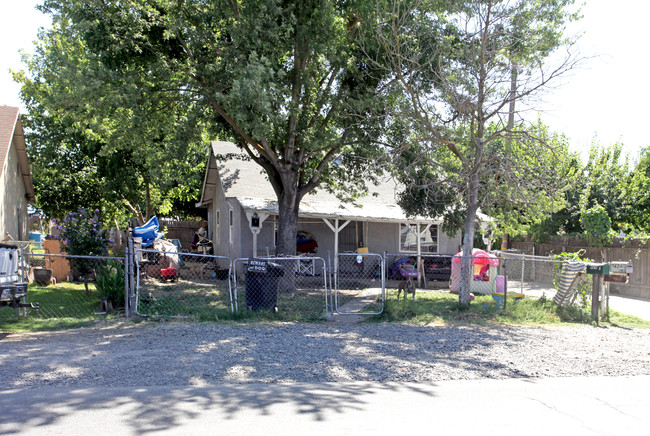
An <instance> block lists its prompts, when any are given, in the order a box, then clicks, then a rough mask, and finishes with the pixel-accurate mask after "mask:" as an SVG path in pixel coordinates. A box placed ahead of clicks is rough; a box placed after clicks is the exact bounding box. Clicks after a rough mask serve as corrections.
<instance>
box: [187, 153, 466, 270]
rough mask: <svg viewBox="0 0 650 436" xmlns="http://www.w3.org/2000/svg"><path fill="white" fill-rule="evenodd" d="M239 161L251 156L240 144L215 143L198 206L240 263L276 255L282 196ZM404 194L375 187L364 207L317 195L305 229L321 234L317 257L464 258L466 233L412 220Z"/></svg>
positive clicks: (304, 207)
mask: <svg viewBox="0 0 650 436" xmlns="http://www.w3.org/2000/svg"><path fill="white" fill-rule="evenodd" d="M216 156H218V157H219V158H217V157H216ZM237 156H240V157H241V156H245V152H244V151H242V150H241V149H240V148H238V147H237V146H236V145H235V144H233V143H229V142H219V141H215V142H212V146H211V153H210V159H209V164H208V167H207V168H206V173H205V178H204V182H203V192H202V195H201V200H200V202H199V203H198V204H197V206H198V207H205V208H208V223H209V229H208V232H209V235H211V237H212V239H213V243H214V249H215V254H217V255H222V256H228V257H230V258H233V259H235V258H239V257H250V256H253V255H257V256H265V255H267V254H269V255H274V254H275V246H276V229H277V220H278V203H277V197H276V195H275V192H274V191H273V188H272V187H271V184H270V183H269V181H268V178H267V177H266V175H265V174H264V173H263V170H262V168H261V167H260V166H259V165H257V164H256V163H254V162H253V161H251V160H241V159H238V158H237ZM397 192H398V187H397V185H396V183H395V182H394V180H393V179H387V180H385V181H384V182H383V183H382V184H380V185H379V186H374V185H372V184H370V183H369V184H368V195H367V196H365V197H363V198H360V199H359V200H358V201H357V202H358V204H359V206H355V205H351V204H345V203H342V202H341V201H340V200H339V199H337V198H336V197H335V196H334V195H332V194H329V193H327V192H325V191H324V190H322V189H321V190H318V191H316V192H312V193H309V194H307V195H306V196H305V197H304V198H303V200H302V202H301V204H300V211H299V216H298V229H297V230H298V231H304V232H308V233H310V234H311V235H313V237H314V239H315V240H316V241H317V243H318V253H317V254H316V255H317V256H319V257H323V258H325V259H327V258H328V255H330V256H335V255H336V254H337V253H344V252H354V251H356V250H357V249H358V248H359V247H367V249H368V251H369V252H370V253H380V254H381V253H384V252H387V253H391V254H397V255H403V256H410V255H412V256H417V255H418V254H446V255H451V254H456V253H457V252H458V251H459V247H460V245H461V233H460V232H458V234H456V236H454V237H453V238H450V237H449V236H447V235H446V234H445V233H444V232H442V231H441V224H442V222H441V220H437V219H428V218H422V217H420V218H409V217H407V216H406V214H405V213H404V211H403V210H402V209H401V208H400V207H399V206H398V204H397V200H396V194H397Z"/></svg>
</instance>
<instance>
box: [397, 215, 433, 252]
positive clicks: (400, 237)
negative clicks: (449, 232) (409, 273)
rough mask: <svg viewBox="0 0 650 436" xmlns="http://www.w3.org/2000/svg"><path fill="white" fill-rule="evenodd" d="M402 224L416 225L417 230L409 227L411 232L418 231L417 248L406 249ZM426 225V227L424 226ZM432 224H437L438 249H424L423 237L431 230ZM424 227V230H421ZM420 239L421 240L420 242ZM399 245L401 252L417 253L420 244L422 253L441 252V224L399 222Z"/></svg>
mask: <svg viewBox="0 0 650 436" xmlns="http://www.w3.org/2000/svg"><path fill="white" fill-rule="evenodd" d="M402 226H409V227H415V231H412V230H410V229H409V232H412V233H414V234H416V233H417V236H416V238H417V239H416V243H415V248H414V249H412V250H407V249H404V247H403V246H402ZM423 226H424V228H422V227H423ZM431 226H436V230H437V232H436V251H435V252H434V251H426V252H424V251H422V238H423V237H424V235H425V233H426V232H428V231H429V229H430V228H431ZM420 229H422V230H420ZM418 241H419V242H418ZM397 245H398V247H397V248H398V252H399V253H417V252H418V245H419V246H420V253H421V254H425V253H439V252H440V225H439V224H434V223H415V222H407V223H398V224H397Z"/></svg>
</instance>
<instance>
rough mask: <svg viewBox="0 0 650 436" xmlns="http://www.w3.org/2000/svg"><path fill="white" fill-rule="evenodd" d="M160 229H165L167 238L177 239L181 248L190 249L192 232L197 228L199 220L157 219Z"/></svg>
mask: <svg viewBox="0 0 650 436" xmlns="http://www.w3.org/2000/svg"><path fill="white" fill-rule="evenodd" d="M159 223H160V229H161V231H165V237H166V238H167V239H178V240H179V241H181V245H182V247H183V249H187V250H189V249H190V245H191V244H192V239H193V238H194V233H195V232H196V231H197V230H198V229H199V226H200V224H201V221H175V220H170V219H165V218H162V219H159Z"/></svg>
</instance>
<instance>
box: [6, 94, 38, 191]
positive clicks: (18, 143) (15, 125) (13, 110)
mask: <svg viewBox="0 0 650 436" xmlns="http://www.w3.org/2000/svg"><path fill="white" fill-rule="evenodd" d="M12 144H13V145H14V147H15V148H16V155H17V156H18V164H19V166H20V174H21V176H22V179H23V183H24V185H25V191H26V192H27V200H28V201H34V200H35V197H34V186H33V185H32V175H31V172H30V170H29V160H28V159H27V148H26V146H25V134H24V132H23V126H22V123H21V122H20V112H19V111H18V108H17V107H10V106H0V170H3V169H4V167H5V162H6V161H7V158H8V156H9V150H10V149H11V145H12Z"/></svg>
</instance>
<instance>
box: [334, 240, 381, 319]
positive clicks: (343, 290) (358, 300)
mask: <svg viewBox="0 0 650 436" xmlns="http://www.w3.org/2000/svg"><path fill="white" fill-rule="evenodd" d="M384 271H385V269H384V258H383V257H382V256H381V255H379V254H360V253H339V254H338V255H337V256H336V259H335V260H334V309H335V311H336V313H338V314H340V315H379V314H380V313H382V312H383V311H384V301H385V300H386V285H385V284H386V280H385V275H384Z"/></svg>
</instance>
